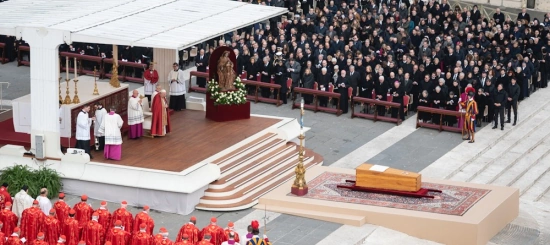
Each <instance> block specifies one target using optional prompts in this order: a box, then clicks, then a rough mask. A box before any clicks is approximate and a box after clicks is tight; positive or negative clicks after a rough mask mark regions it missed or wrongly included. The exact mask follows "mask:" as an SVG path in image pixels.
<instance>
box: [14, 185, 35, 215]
mask: <svg viewBox="0 0 550 245" xmlns="http://www.w3.org/2000/svg"><path fill="white" fill-rule="evenodd" d="M28 191H29V187H28V186H26V185H24V186H23V187H21V191H19V192H18V193H17V194H15V197H14V198H13V207H12V208H13V210H12V211H13V213H14V214H15V215H17V217H19V218H21V215H22V214H23V210H25V209H27V208H30V207H31V206H32V203H33V202H34V198H32V197H31V196H30V195H29V194H28V193H27V192H28Z"/></svg>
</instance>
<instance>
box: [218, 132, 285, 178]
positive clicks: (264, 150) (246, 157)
mask: <svg viewBox="0 0 550 245" xmlns="http://www.w3.org/2000/svg"><path fill="white" fill-rule="evenodd" d="M285 144H286V141H285V140H283V139H277V138H274V139H272V140H269V141H268V142H267V143H265V144H263V143H262V144H260V145H259V146H258V147H253V148H250V149H249V150H247V151H244V152H243V153H242V154H239V155H236V156H235V157H231V158H229V159H227V160H225V163H224V164H220V170H221V174H222V176H226V175H227V173H232V172H236V171H237V170H238V169H239V168H240V167H242V166H243V165H242V164H243V163H246V162H249V161H255V160H257V159H260V158H262V157H263V156H265V155H267V154H269V153H270V152H271V151H272V150H273V149H276V148H278V147H282V146H284V145H285Z"/></svg>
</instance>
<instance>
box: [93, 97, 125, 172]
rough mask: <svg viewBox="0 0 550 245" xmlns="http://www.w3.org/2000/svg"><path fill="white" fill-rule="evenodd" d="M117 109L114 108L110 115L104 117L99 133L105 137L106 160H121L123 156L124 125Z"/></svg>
mask: <svg viewBox="0 0 550 245" xmlns="http://www.w3.org/2000/svg"><path fill="white" fill-rule="evenodd" d="M115 110H116V108H115V107H114V106H112V107H111V108H110V109H109V114H107V115H105V116H104V117H103V122H102V123H101V127H100V128H99V132H100V133H101V134H103V135H105V149H104V150H103V155H104V156H105V158H106V159H110V160H117V161H119V160H120V157H121V156H122V135H121V133H120V129H121V128H122V125H123V124H124V121H122V118H121V117H120V115H118V114H116V113H115Z"/></svg>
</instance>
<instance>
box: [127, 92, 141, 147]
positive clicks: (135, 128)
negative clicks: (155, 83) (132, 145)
mask: <svg viewBox="0 0 550 245" xmlns="http://www.w3.org/2000/svg"><path fill="white" fill-rule="evenodd" d="M141 103H142V99H141V98H140V97H139V92H138V91H137V90H134V91H133V92H132V96H131V97H130V100H129V101H128V126H130V131H129V132H128V138H129V139H139V138H140V137H141V136H143V120H144V117H143V108H142V104H141Z"/></svg>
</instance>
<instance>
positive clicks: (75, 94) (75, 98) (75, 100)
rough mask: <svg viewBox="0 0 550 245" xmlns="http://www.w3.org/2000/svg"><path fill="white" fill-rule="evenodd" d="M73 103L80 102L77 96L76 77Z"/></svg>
mask: <svg viewBox="0 0 550 245" xmlns="http://www.w3.org/2000/svg"><path fill="white" fill-rule="evenodd" d="M73 104H80V99H79V98H78V79H76V77H75V78H74V97H73Z"/></svg>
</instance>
